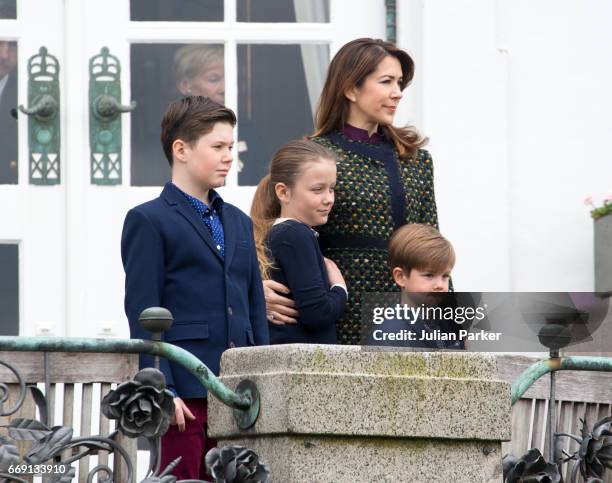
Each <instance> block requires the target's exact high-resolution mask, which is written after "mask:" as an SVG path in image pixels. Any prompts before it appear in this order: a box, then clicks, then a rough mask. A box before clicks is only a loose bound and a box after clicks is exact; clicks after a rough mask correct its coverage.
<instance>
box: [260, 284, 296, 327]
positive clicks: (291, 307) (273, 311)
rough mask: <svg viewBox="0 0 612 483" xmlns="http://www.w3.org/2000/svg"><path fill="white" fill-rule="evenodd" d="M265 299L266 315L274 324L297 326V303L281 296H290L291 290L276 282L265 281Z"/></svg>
mask: <svg viewBox="0 0 612 483" xmlns="http://www.w3.org/2000/svg"><path fill="white" fill-rule="evenodd" d="M263 286H264V297H265V299H266V314H267V315H268V320H269V321H270V322H272V323H273V324H278V325H285V324H296V323H297V320H296V318H297V316H298V312H297V310H295V302H294V301H293V300H291V299H290V298H287V297H283V296H282V295H280V294H288V293H289V289H288V288H287V287H285V286H284V285H283V284H282V283H278V282H275V281H274V280H264V281H263Z"/></svg>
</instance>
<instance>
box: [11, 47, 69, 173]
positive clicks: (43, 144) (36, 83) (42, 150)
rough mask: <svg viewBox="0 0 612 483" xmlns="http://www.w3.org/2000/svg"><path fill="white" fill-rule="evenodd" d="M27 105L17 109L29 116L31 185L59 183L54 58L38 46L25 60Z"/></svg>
mask: <svg viewBox="0 0 612 483" xmlns="http://www.w3.org/2000/svg"><path fill="white" fill-rule="evenodd" d="M28 76H29V81H28V104H29V107H27V108H26V107H24V106H19V110H20V111H21V112H23V113H24V114H27V115H28V116H30V118H29V121H28V144H29V150H30V163H29V164H30V184H37V185H53V184H59V183H60V181H61V179H60V102H59V101H60V92H59V62H58V61H57V57H55V56H53V55H51V54H49V53H48V51H47V48H46V47H41V48H40V50H39V51H38V54H36V55H33V56H32V57H30V60H29V61H28Z"/></svg>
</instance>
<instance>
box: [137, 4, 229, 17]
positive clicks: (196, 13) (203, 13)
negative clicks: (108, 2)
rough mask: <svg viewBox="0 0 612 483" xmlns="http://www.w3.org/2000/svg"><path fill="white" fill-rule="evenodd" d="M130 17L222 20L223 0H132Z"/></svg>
mask: <svg viewBox="0 0 612 483" xmlns="http://www.w3.org/2000/svg"><path fill="white" fill-rule="evenodd" d="M130 19H131V20H142V21H165V22H222V21H223V0H131V2H130Z"/></svg>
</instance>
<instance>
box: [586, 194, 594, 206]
mask: <svg viewBox="0 0 612 483" xmlns="http://www.w3.org/2000/svg"><path fill="white" fill-rule="evenodd" d="M584 204H585V205H587V206H588V205H591V206H593V197H592V196H587V197H586V198H585V199H584Z"/></svg>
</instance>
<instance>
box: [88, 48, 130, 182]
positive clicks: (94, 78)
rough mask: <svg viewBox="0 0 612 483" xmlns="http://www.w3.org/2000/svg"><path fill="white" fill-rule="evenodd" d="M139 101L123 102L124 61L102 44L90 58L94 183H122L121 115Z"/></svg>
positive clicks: (90, 117) (90, 125) (91, 142)
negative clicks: (122, 70) (122, 69)
mask: <svg viewBox="0 0 612 483" xmlns="http://www.w3.org/2000/svg"><path fill="white" fill-rule="evenodd" d="M135 108H136V103H135V102H132V103H131V104H130V105H129V106H124V105H122V104H121V64H120V63H119V59H118V58H117V57H115V56H114V55H111V54H110V53H109V50H108V47H102V49H101V50H100V53H99V54H98V55H95V56H93V57H92V58H91V59H90V60H89V147H90V152H91V158H90V161H91V183H92V184H98V185H116V184H121V115H120V114H122V113H125V112H132V111H133V110H134V109H135Z"/></svg>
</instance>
